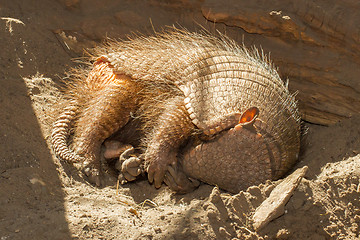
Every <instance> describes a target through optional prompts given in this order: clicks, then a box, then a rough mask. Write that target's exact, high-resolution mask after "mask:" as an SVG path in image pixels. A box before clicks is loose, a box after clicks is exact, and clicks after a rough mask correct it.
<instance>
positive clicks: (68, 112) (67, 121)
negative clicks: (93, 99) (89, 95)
mask: <svg viewBox="0 0 360 240" xmlns="http://www.w3.org/2000/svg"><path fill="white" fill-rule="evenodd" d="M77 108H78V107H77V104H76V102H70V104H69V106H67V107H66V108H65V109H64V111H63V112H62V113H61V114H60V115H59V117H58V118H57V120H56V121H55V122H54V124H53V128H52V132H51V145H52V149H53V151H54V153H55V155H56V156H57V157H58V158H60V159H61V160H63V161H68V162H72V163H74V162H82V161H83V158H82V157H81V156H79V155H78V154H76V153H75V152H74V151H73V150H72V149H70V147H69V144H68V139H69V136H70V128H71V122H72V121H73V119H74V118H75V116H76V109H77Z"/></svg>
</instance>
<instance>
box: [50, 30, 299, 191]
mask: <svg viewBox="0 0 360 240" xmlns="http://www.w3.org/2000/svg"><path fill="white" fill-rule="evenodd" d="M93 56H94V57H91V59H89V61H92V62H93V65H92V66H91V67H90V68H89V69H78V70H76V72H75V74H74V75H75V77H74V78H73V79H72V81H70V82H67V83H66V86H67V89H66V93H65V97H64V98H65V100H64V101H65V103H64V104H65V105H64V106H66V107H64V108H63V111H62V112H61V114H60V115H59V117H58V118H57V120H56V121H55V123H54V125H53V130H52V146H53V150H54V152H55V154H56V155H57V156H58V157H59V158H61V159H63V160H66V161H70V162H80V163H81V164H82V169H83V171H84V172H85V174H86V175H87V176H88V177H89V180H90V181H91V182H93V183H95V184H97V185H101V169H100V168H101V167H100V166H101V164H100V160H99V159H100V150H101V146H102V144H103V143H104V141H105V140H106V139H108V138H109V137H110V136H112V135H113V134H114V133H115V132H118V133H119V134H120V135H122V134H123V135H124V136H125V135H126V134H125V132H127V133H128V132H132V131H133V132H136V131H137V132H140V134H138V137H137V138H138V139H137V140H138V142H139V144H138V145H137V146H135V147H136V149H137V154H136V156H135V157H134V156H132V157H130V158H129V159H125V161H123V162H122V164H123V166H122V168H120V169H121V171H123V174H124V175H125V176H127V177H126V178H127V179H128V180H134V179H135V178H136V176H137V175H139V174H140V173H141V172H142V169H144V171H145V172H147V176H148V179H149V181H150V182H151V183H154V185H155V187H157V188H158V187H160V186H161V184H162V182H164V181H165V183H166V184H168V185H169V186H170V188H172V189H174V190H176V191H179V192H185V191H189V190H190V189H192V188H193V187H194V186H196V185H197V180H200V181H203V182H206V183H209V184H213V185H218V186H219V187H220V188H223V189H225V190H228V191H230V192H237V191H239V190H241V189H244V188H246V187H248V186H250V185H252V184H259V183H261V182H264V181H265V180H267V179H278V178H280V177H281V176H283V175H284V174H285V173H286V172H287V171H288V170H289V169H290V168H291V167H292V166H293V165H294V163H295V162H296V160H297V158H298V153H299V148H300V125H301V124H300V117H299V113H298V109H297V105H296V101H295V97H294V95H293V94H290V93H289V91H288V89H287V84H285V83H284V82H283V81H282V80H281V78H280V77H279V75H278V73H277V71H276V70H275V68H274V67H273V66H272V64H271V63H270V62H269V61H268V60H267V58H266V57H264V56H263V55H261V54H259V52H258V51H257V50H248V49H246V48H245V47H241V46H238V45H237V44H236V43H235V42H234V41H232V40H230V39H228V38H227V37H225V36H222V35H220V36H212V35H210V34H207V33H190V32H187V31H183V30H170V31H167V32H165V33H161V34H156V35H155V36H151V37H137V38H135V39H130V40H123V41H112V42H109V43H108V44H107V45H106V46H101V47H98V48H97V49H95V50H94V53H93ZM134 122H137V123H138V124H133V123H134ZM129 126H130V127H129ZM129 129H130V130H129ZM131 141H132V140H131ZM131 141H130V139H126V137H123V138H122V143H124V144H127V143H130V142H131ZM130 159H132V160H130Z"/></svg>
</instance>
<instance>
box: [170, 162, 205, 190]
mask: <svg viewBox="0 0 360 240" xmlns="http://www.w3.org/2000/svg"><path fill="white" fill-rule="evenodd" d="M167 170H168V171H167V172H166V173H165V178H164V182H165V183H166V185H168V186H169V187H170V188H171V189H172V190H174V191H176V192H178V193H181V194H184V193H188V192H191V191H193V190H194V189H195V188H197V187H198V186H199V185H200V182H199V181H198V180H196V179H194V178H189V177H187V176H186V175H185V173H184V172H183V171H182V170H180V167H179V166H178V164H176V165H174V166H168V168H167Z"/></svg>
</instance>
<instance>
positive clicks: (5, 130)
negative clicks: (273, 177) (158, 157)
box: [0, 0, 360, 240]
mask: <svg viewBox="0 0 360 240" xmlns="http://www.w3.org/2000/svg"><path fill="white" fill-rule="evenodd" d="M180 2H181V1H175V3H174V4H175V7H174V6H172V8H171V9H172V10H171V11H170V10H169V8H168V5H169V4H167V3H166V1H133V2H131V1H117V2H115V1H109V0H107V1H102V3H101V4H100V3H98V1H89V3H90V4H86V5H84V3H83V1H76V0H73V1H71V0H63V1H60V0H59V1H51V0H37V1H26V0H13V1H4V0H2V1H0V47H1V53H0V86H1V87H0V109H1V113H0V143H1V144H0V239H1V240H5V239H359V238H360V236H359V233H360V229H359V227H360V226H359V224H360V200H359V197H360V182H359V181H360V179H359V178H360V125H359V123H360V116H352V117H351V118H349V119H346V120H343V121H341V122H339V123H337V124H336V125H334V126H331V127H324V126H319V125H313V124H310V123H306V124H305V125H306V126H307V127H308V133H307V134H306V135H305V136H304V143H303V153H302V156H301V161H300V162H299V163H298V165H297V166H296V167H295V169H296V168H298V167H302V166H308V167H309V170H308V173H307V174H306V177H305V178H304V179H302V181H301V182H300V185H299V187H298V188H297V189H296V191H295V192H294V195H293V196H292V197H291V198H290V200H289V202H288V203H287V204H286V206H285V211H284V214H283V215H282V216H280V217H278V218H277V219H275V220H274V221H272V222H270V223H269V224H268V225H267V226H265V227H264V228H263V229H261V230H259V231H255V230H254V228H253V226H252V222H251V217H252V215H253V214H254V211H255V209H256V208H257V207H258V206H259V205H260V204H261V203H262V202H263V201H264V199H265V198H267V197H268V196H269V194H270V193H271V190H272V189H273V188H274V187H275V186H276V185H277V184H278V183H279V182H281V180H279V181H277V182H267V183H264V184H261V185H259V186H253V187H250V188H249V189H247V190H246V191H245V190H244V191H243V192H240V193H239V194H235V195H234V194H228V193H226V192H223V191H221V190H219V189H217V188H216V187H213V186H209V185H206V184H203V185H201V186H200V187H199V188H198V189H197V190H195V191H194V192H193V193H190V194H186V195H176V194H174V193H172V192H171V191H170V190H169V189H168V188H167V187H165V186H164V187H162V188H160V189H159V190H156V189H155V188H154V187H153V186H151V185H150V184H149V183H148V182H147V181H146V180H143V181H138V182H135V183H130V184H127V185H124V186H120V187H119V189H118V190H117V187H116V182H114V183H113V185H110V186H108V187H105V188H102V189H99V188H96V187H93V186H91V185H89V184H88V183H87V182H86V181H84V180H83V179H82V177H81V176H80V175H79V174H78V172H77V170H76V169H75V168H73V167H72V166H71V165H69V164H67V163H62V162H60V161H59V160H57V159H56V158H55V157H54V156H53V154H52V152H51V150H50V149H49V145H48V136H49V121H50V120H51V116H50V115H49V114H51V111H50V110H51V108H52V106H53V105H54V103H56V101H57V99H58V98H59V92H58V90H57V85H56V84H57V83H58V82H59V79H60V78H63V77H65V75H64V72H65V71H66V69H68V67H70V66H75V65H76V61H75V62H74V61H73V59H74V58H75V57H79V56H81V52H82V48H83V47H91V46H93V45H94V44H95V43H97V42H99V41H100V40H101V39H103V37H104V32H106V35H109V36H111V37H123V36H124V34H127V33H130V32H131V31H140V32H143V33H145V34H146V33H148V32H151V31H152V28H153V26H155V28H156V27H161V26H164V25H171V24H174V23H176V22H180V23H181V24H182V25H184V26H186V27H188V28H189V29H192V28H195V27H196V24H194V21H196V22H199V23H201V24H204V25H206V22H202V21H203V20H201V18H200V17H198V16H197V15H196V14H193V13H192V10H191V9H188V10H187V11H185V12H184V10H181V11H180V10H176V9H177V8H176V3H180ZM186 2H187V1H183V3H186ZM185 5H186V4H185ZM103 6H106V7H103ZM140 6H141V7H140ZM100 7H101V8H102V11H101V14H100V13H99V11H97V10H98V9H99V8H100ZM185 16H187V17H188V16H192V17H188V18H185ZM129 19H130V20H129ZM148 19H151V22H152V24H151V22H150V21H148ZM74 36H75V37H76V40H75V38H74Z"/></svg>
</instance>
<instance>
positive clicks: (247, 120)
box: [239, 107, 259, 125]
mask: <svg viewBox="0 0 360 240" xmlns="http://www.w3.org/2000/svg"><path fill="white" fill-rule="evenodd" d="M258 116H259V109H258V108H257V107H252V108H249V109H247V110H246V111H245V112H244V113H243V114H242V115H241V117H240V120H239V123H240V124H241V125H248V124H252V123H254V121H255V119H256V118H257V117H258Z"/></svg>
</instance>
